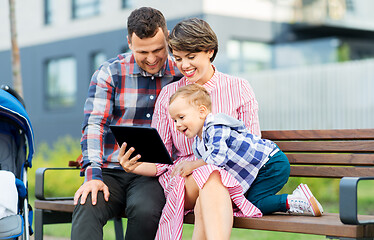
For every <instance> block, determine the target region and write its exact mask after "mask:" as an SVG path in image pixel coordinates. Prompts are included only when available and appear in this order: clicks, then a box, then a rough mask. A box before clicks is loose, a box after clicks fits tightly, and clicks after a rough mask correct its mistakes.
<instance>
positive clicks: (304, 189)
mask: <svg viewBox="0 0 374 240" xmlns="http://www.w3.org/2000/svg"><path fill="white" fill-rule="evenodd" d="M287 201H288V206H289V209H288V212H289V213H290V214H294V215H312V216H316V217H319V216H321V215H322V213H323V208H322V205H321V204H320V203H319V202H318V201H317V199H316V198H315V197H314V196H313V194H312V192H311V191H310V189H309V187H308V186H307V185H306V184H302V183H301V184H300V185H299V186H298V187H297V188H296V189H295V190H294V191H293V193H292V194H291V195H288V197H287Z"/></svg>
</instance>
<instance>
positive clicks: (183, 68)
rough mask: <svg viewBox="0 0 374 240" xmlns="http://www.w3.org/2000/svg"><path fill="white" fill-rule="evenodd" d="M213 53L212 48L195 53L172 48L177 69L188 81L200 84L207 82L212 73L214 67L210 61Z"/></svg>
mask: <svg viewBox="0 0 374 240" xmlns="http://www.w3.org/2000/svg"><path fill="white" fill-rule="evenodd" d="M213 53H214V50H209V51H207V52H204V51H203V52H197V53H191V52H185V51H176V50H173V55H174V58H175V62H176V64H177V67H178V69H179V71H180V72H181V73H182V74H183V75H184V76H186V78H187V79H188V81H190V82H192V83H197V84H200V85H203V84H205V83H206V82H208V81H209V80H210V79H211V78H212V76H213V74H214V69H213V66H212V64H211V62H210V58H211V57H212V56H213Z"/></svg>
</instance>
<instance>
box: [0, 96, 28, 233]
mask: <svg viewBox="0 0 374 240" xmlns="http://www.w3.org/2000/svg"><path fill="white" fill-rule="evenodd" d="M21 100H22V99H21ZM34 149H35V147H34V133H33V129H32V126H31V122H30V119H29V117H28V114H27V112H26V110H25V108H24V106H23V104H22V103H21V102H20V101H19V100H18V99H17V98H16V97H14V96H13V95H12V94H10V93H9V92H7V91H5V90H3V89H0V170H5V171H9V172H12V173H13V174H14V175H15V179H14V180H13V182H12V184H13V185H14V188H16V192H17V194H18V197H17V198H16V199H17V200H15V201H16V203H15V204H16V205H17V211H16V214H15V215H10V216H7V217H2V218H1V216H0V218H1V219H0V239H11V238H16V237H17V236H20V235H22V239H29V235H31V234H32V228H31V223H32V210H31V206H30V204H28V194H27V169H28V168H31V166H32V157H33V154H34ZM7 194H9V193H8V192H7ZM0 205H1V203H0Z"/></svg>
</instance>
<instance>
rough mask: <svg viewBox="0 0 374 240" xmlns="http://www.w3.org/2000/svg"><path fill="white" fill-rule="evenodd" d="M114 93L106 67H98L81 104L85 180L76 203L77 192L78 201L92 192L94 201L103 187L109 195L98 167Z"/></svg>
mask: <svg viewBox="0 0 374 240" xmlns="http://www.w3.org/2000/svg"><path fill="white" fill-rule="evenodd" d="M114 94H115V91H114V86H113V83H112V78H111V76H110V74H108V72H107V69H106V68H105V67H101V68H100V70H98V71H96V72H95V73H94V75H93V76H92V80H91V84H90V87H89V90H88V97H87V99H86V103H85V106H84V115H85V117H84V122H83V130H82V140H81V148H82V155H83V158H82V162H81V165H82V170H84V175H85V181H84V184H83V185H82V186H81V187H80V188H79V189H78V191H77V192H76V193H75V195H74V204H77V202H78V199H79V197H80V196H82V197H81V204H84V203H85V201H86V199H87V196H88V194H89V193H92V204H93V205H95V204H96V200H97V193H98V192H99V191H103V193H104V198H105V200H106V201H108V199H109V190H108V187H107V186H106V185H105V184H104V182H103V178H102V171H101V167H102V163H103V148H104V146H103V145H104V144H103V139H104V134H105V133H106V132H107V131H108V127H109V122H110V121H109V119H110V118H111V116H112V113H111V111H112V109H113V99H114ZM81 174H82V172H81Z"/></svg>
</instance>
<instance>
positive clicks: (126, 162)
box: [118, 143, 142, 173]
mask: <svg viewBox="0 0 374 240" xmlns="http://www.w3.org/2000/svg"><path fill="white" fill-rule="evenodd" d="M126 146H127V144H126V143H123V144H122V146H121V148H120V150H119V153H118V161H119V163H120V164H121V166H122V168H123V169H124V170H125V171H126V172H128V173H132V172H133V171H134V170H135V168H137V167H138V166H139V165H140V164H142V162H138V159H139V158H140V157H141V156H140V155H139V154H138V155H136V156H135V157H133V158H131V159H129V158H130V156H131V154H132V153H133V152H134V151H135V148H133V147H131V148H130V149H129V150H128V151H127V152H125V151H126Z"/></svg>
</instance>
